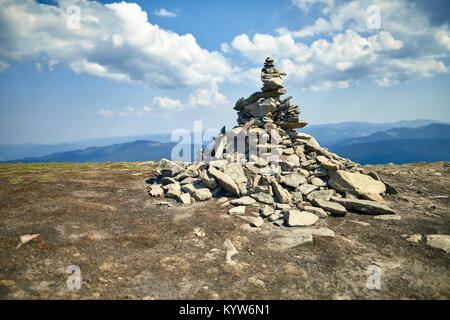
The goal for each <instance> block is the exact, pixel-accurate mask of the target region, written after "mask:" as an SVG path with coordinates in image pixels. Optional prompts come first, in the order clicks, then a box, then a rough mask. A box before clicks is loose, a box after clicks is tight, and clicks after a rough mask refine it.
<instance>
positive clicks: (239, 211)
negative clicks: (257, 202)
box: [228, 206, 245, 215]
mask: <svg viewBox="0 0 450 320" xmlns="http://www.w3.org/2000/svg"><path fill="white" fill-rule="evenodd" d="M228 214H231V215H234V214H237V215H243V214H245V206H239V207H234V208H231V209H230V210H228Z"/></svg>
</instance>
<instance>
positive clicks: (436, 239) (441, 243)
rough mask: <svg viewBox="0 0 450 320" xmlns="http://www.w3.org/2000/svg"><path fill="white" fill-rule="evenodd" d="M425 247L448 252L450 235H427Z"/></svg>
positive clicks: (449, 250) (449, 249)
mask: <svg viewBox="0 0 450 320" xmlns="http://www.w3.org/2000/svg"><path fill="white" fill-rule="evenodd" d="M426 239H427V245H428V246H430V247H433V248H436V249H441V250H444V251H445V252H446V253H449V252H450V235H447V234H429V235H427V236H426Z"/></svg>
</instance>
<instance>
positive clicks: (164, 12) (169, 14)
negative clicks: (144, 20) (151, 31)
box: [154, 8, 178, 18]
mask: <svg viewBox="0 0 450 320" xmlns="http://www.w3.org/2000/svg"><path fill="white" fill-rule="evenodd" d="M154 14H155V15H157V16H161V17H168V18H176V17H177V16H178V15H177V13H176V12H171V11H168V10H166V9H164V8H161V9H159V10H156V11H155V12H154Z"/></svg>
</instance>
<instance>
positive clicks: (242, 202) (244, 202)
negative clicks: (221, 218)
mask: <svg viewBox="0 0 450 320" xmlns="http://www.w3.org/2000/svg"><path fill="white" fill-rule="evenodd" d="M230 203H231V204H233V205H239V206H248V205H250V204H254V203H256V200H255V199H253V198H251V197H249V196H244V197H241V198H239V199H233V200H230Z"/></svg>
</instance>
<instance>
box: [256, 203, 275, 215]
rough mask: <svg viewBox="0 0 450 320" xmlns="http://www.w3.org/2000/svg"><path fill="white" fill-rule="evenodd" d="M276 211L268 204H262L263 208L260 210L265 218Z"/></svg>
mask: <svg viewBox="0 0 450 320" xmlns="http://www.w3.org/2000/svg"><path fill="white" fill-rule="evenodd" d="M274 211H275V210H274V209H273V208H272V207H271V206H267V205H265V206H262V207H261V209H260V210H259V212H260V213H261V215H262V216H263V217H265V218H266V217H268V216H270V215H272V214H273V212H274Z"/></svg>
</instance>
